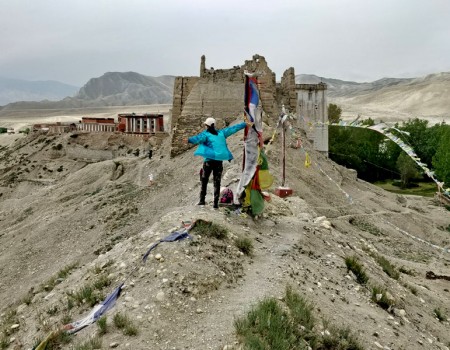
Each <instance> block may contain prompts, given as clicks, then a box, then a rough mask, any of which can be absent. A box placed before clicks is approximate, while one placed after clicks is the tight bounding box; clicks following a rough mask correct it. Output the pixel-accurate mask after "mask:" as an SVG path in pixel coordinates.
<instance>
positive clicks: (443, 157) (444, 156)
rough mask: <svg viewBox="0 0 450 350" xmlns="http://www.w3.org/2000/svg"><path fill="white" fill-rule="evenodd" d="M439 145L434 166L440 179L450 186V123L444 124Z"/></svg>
mask: <svg viewBox="0 0 450 350" xmlns="http://www.w3.org/2000/svg"><path fill="white" fill-rule="evenodd" d="M442 127H443V132H442V134H441V138H440V142H439V146H438V148H437V150H436V153H435V155H434V157H433V167H434V171H435V173H436V176H437V178H438V179H439V181H444V182H445V185H446V187H450V125H443V126H442Z"/></svg>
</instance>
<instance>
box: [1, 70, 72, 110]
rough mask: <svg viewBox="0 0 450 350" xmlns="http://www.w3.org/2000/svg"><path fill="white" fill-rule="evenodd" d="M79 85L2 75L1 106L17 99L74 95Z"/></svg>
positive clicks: (58, 98)
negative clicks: (4, 76) (11, 77)
mask: <svg viewBox="0 0 450 350" xmlns="http://www.w3.org/2000/svg"><path fill="white" fill-rule="evenodd" d="M78 89H79V88H78V87H76V86H72V85H68V84H63V83H60V82H57V81H26V80H20V79H6V78H1V77H0V106H4V105H6V104H8V103H11V102H16V101H42V100H49V101H58V100H61V99H62V98H64V97H67V96H73V95H74V94H75V93H76V92H77V91H78Z"/></svg>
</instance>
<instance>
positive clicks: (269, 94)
mask: <svg viewBox="0 0 450 350" xmlns="http://www.w3.org/2000/svg"><path fill="white" fill-rule="evenodd" d="M246 71H247V72H250V73H253V74H255V75H256V76H257V77H258V83H259V91H260V99H261V105H262V109H263V119H264V121H265V122H266V123H267V124H269V125H270V124H273V123H276V121H277V120H278V116H279V114H280V112H281V104H280V103H284V104H285V105H286V104H288V108H289V110H290V111H294V112H295V106H296V101H297V97H296V94H295V74H294V68H289V69H288V70H287V71H286V72H287V73H286V72H285V74H284V75H283V77H282V82H281V84H277V83H276V79H275V78H276V77H275V73H274V72H272V70H271V69H270V68H269V66H268V64H267V62H266V60H265V58H264V57H263V56H260V55H254V56H253V57H252V59H251V60H246V61H245V63H244V64H243V65H242V66H234V67H232V68H230V69H214V68H212V67H211V68H206V59H205V56H202V57H201V61H200V76H199V77H177V78H176V79H175V85H174V94H173V96H174V97H173V108H172V146H171V156H172V157H173V156H176V155H178V154H180V153H182V152H184V151H185V150H186V149H188V148H189V147H190V146H189V145H186V144H184V143H183V140H184V139H185V138H186V137H189V136H191V135H194V134H197V133H198V132H200V131H202V130H204V127H203V121H204V120H205V118H206V117H208V116H212V117H214V118H215V119H216V124H217V127H218V128H222V127H224V126H227V125H229V124H230V123H232V122H233V121H235V120H236V119H239V118H241V119H242V120H243V117H244V82H245V74H244V72H246Z"/></svg>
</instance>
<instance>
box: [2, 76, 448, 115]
mask: <svg viewBox="0 0 450 350" xmlns="http://www.w3.org/2000/svg"><path fill="white" fill-rule="evenodd" d="M174 80H175V77H174V76H170V75H164V76H160V77H150V76H145V75H142V74H139V73H135V72H109V73H105V74H104V75H102V76H101V77H98V78H92V79H90V80H89V81H88V82H87V83H86V84H85V85H84V86H83V87H82V88H81V89H79V91H78V92H76V90H77V88H76V87H73V86H70V85H66V84H61V83H57V82H24V81H18V80H16V81H13V80H11V79H9V80H8V81H7V80H5V79H0V101H7V99H8V98H10V99H12V98H13V97H14V96H16V99H17V98H19V97H20V96H22V97H20V99H22V100H24V101H25V102H13V103H9V104H7V105H6V106H4V107H0V109H2V110H14V109H64V108H84V107H104V106H133V105H151V104H170V103H172V96H173V85H174ZM321 81H322V82H324V83H326V84H327V86H328V91H327V95H328V102H331V103H336V104H338V105H339V106H341V108H342V110H343V116H344V117H349V118H350V117H353V116H356V115H358V114H360V115H362V116H363V117H372V118H379V119H383V120H386V119H392V118H400V119H405V118H409V117H425V118H431V119H433V118H435V120H436V122H439V121H442V120H443V119H444V120H450V97H449V96H450V95H449V91H450V72H444V73H437V74H431V75H428V76H425V77H421V78H408V79H397V78H383V79H380V80H376V81H374V82H366V83H357V82H352V81H344V80H338V79H330V78H321V77H318V76H316V75H312V74H300V75H297V76H296V82H297V83H314V84H315V83H319V82H321ZM58 94H59V95H58ZM62 95H64V96H63V97H61V96H62ZM8 96H9V97H8ZM41 98H44V99H45V101H40V102H31V100H33V99H34V100H40V99H41ZM58 98H59V100H58ZM55 100H56V101H55ZM27 101H28V102H27Z"/></svg>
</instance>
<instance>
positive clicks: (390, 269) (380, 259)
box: [375, 255, 400, 280]
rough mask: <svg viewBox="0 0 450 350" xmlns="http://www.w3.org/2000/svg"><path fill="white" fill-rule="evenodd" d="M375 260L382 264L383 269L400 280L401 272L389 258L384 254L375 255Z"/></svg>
mask: <svg viewBox="0 0 450 350" xmlns="http://www.w3.org/2000/svg"><path fill="white" fill-rule="evenodd" d="M375 260H376V261H377V263H378V265H380V266H381V268H382V269H383V271H384V272H385V273H386V274H387V275H388V276H389V277H391V278H393V279H395V280H398V279H399V278H400V273H399V272H398V271H397V269H396V268H395V266H394V265H392V264H391V263H390V262H389V260H387V259H386V258H385V257H384V256H381V255H375Z"/></svg>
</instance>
